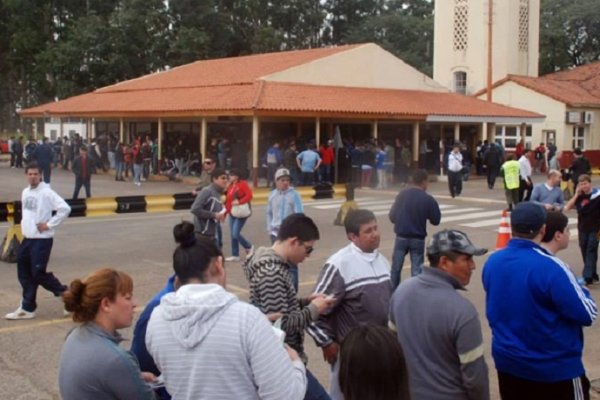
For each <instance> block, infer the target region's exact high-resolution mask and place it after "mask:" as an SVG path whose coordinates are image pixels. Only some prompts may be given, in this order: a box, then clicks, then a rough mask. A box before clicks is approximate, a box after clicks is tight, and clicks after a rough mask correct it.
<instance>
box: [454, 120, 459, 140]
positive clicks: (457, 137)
mask: <svg viewBox="0 0 600 400" xmlns="http://www.w3.org/2000/svg"><path fill="white" fill-rule="evenodd" d="M458 142H460V123H459V122H456V123H455V124H454V143H458Z"/></svg>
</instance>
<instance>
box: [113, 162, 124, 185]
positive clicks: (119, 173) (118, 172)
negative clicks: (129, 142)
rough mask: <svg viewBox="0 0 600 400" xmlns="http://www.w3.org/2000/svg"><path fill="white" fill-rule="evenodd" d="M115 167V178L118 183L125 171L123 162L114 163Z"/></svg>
mask: <svg viewBox="0 0 600 400" xmlns="http://www.w3.org/2000/svg"><path fill="white" fill-rule="evenodd" d="M115 166H116V168H117V169H116V172H115V178H116V179H117V180H119V181H120V180H121V179H123V172H124V171H125V162H123V161H115Z"/></svg>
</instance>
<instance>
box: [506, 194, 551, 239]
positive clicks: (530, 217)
mask: <svg viewBox="0 0 600 400" xmlns="http://www.w3.org/2000/svg"><path fill="white" fill-rule="evenodd" d="M545 223H546V210H545V209H544V207H542V206H541V205H539V204H537V203H532V202H530V201H525V202H522V203H519V204H517V206H516V207H515V208H514V209H513V210H512V213H511V214H510V224H511V226H512V229H513V230H514V231H515V232H519V233H533V232H537V231H538V230H539V229H540V228H541V227H542V225H544V224H545Z"/></svg>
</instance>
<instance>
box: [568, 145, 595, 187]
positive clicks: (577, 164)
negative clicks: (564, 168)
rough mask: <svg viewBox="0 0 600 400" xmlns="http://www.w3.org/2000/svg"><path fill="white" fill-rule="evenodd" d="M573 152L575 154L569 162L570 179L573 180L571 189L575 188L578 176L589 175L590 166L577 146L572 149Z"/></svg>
mask: <svg viewBox="0 0 600 400" xmlns="http://www.w3.org/2000/svg"><path fill="white" fill-rule="evenodd" d="M573 154H574V155H575V159H574V160H573V163H572V164H571V180H572V181H573V190H576V189H577V184H578V183H579V176H581V175H584V174H585V175H590V172H591V170H592V167H591V166H590V162H589V161H588V159H587V158H585V156H584V155H583V152H582V151H581V149H580V148H579V147H578V148H576V149H575V150H573Z"/></svg>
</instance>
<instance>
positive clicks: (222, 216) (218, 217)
mask: <svg viewBox="0 0 600 400" xmlns="http://www.w3.org/2000/svg"><path fill="white" fill-rule="evenodd" d="M215 219H216V220H217V221H225V213H223V212H220V213H215Z"/></svg>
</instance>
